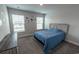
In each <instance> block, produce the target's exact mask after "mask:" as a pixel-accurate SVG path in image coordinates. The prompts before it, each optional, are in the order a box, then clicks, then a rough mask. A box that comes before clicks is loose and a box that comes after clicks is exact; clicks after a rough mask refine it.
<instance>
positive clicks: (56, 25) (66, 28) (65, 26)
mask: <svg viewBox="0 0 79 59" xmlns="http://www.w3.org/2000/svg"><path fill="white" fill-rule="evenodd" d="M49 28H58V29H61V30H62V31H64V32H65V33H66V34H67V33H68V31H69V24H61V23H50V24H49Z"/></svg>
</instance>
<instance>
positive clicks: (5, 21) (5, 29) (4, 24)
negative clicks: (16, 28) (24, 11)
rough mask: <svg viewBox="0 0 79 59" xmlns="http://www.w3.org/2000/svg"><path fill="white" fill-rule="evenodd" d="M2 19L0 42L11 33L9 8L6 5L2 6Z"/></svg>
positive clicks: (0, 10) (0, 16) (0, 7)
mask: <svg viewBox="0 0 79 59" xmlns="http://www.w3.org/2000/svg"><path fill="white" fill-rule="evenodd" d="M0 19H1V20H2V25H1V26H0V42H1V41H2V39H3V38H4V37H5V36H6V35H7V34H9V33H10V29H9V21H8V14H7V8H6V6H5V5H0Z"/></svg>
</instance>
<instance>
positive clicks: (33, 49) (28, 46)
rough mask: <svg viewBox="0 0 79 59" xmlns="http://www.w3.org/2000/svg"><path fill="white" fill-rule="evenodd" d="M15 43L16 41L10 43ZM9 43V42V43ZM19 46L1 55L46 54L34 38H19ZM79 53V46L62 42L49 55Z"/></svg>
mask: <svg viewBox="0 0 79 59" xmlns="http://www.w3.org/2000/svg"><path fill="white" fill-rule="evenodd" d="M11 42H15V40H13V41H10V43H11ZM8 43H9V41H8ZM17 43H18V44H17V46H16V47H12V48H10V49H7V50H5V51H3V52H1V54H16V53H18V54H44V53H43V51H42V49H43V45H42V44H41V43H39V41H37V40H36V39H35V38H34V37H33V36H28V37H23V38H18V40H17ZM75 53H79V46H76V45H73V44H71V43H68V42H65V41H64V42H62V43H61V44H60V45H58V46H57V47H56V48H55V49H52V50H50V51H49V54H75Z"/></svg>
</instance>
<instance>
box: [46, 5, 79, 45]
mask: <svg viewBox="0 0 79 59" xmlns="http://www.w3.org/2000/svg"><path fill="white" fill-rule="evenodd" d="M51 9H52V12H51V13H50V12H49V13H47V15H46V20H45V24H46V26H45V28H48V27H49V23H66V24H69V25H70V29H69V35H68V39H67V41H69V42H71V43H74V44H76V45H79V5H54V6H52V8H51Z"/></svg>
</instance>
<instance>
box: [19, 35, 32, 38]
mask: <svg viewBox="0 0 79 59" xmlns="http://www.w3.org/2000/svg"><path fill="white" fill-rule="evenodd" d="M32 35H33V34H27V35H21V36H19V37H18V38H24V37H29V36H32Z"/></svg>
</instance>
